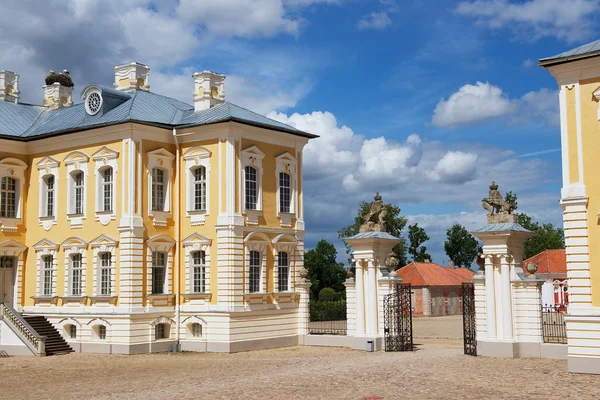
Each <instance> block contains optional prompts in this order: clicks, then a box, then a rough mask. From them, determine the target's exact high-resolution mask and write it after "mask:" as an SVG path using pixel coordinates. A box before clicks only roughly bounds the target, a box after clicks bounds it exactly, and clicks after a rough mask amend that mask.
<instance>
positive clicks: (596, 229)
mask: <svg viewBox="0 0 600 400" xmlns="http://www.w3.org/2000/svg"><path fill="white" fill-rule="evenodd" d="M539 65H540V66H542V67H544V68H546V69H547V70H548V71H550V73H551V74H552V76H554V78H556V80H557V82H558V85H559V99H560V100H559V102H560V132H561V146H562V181H563V187H562V190H561V205H562V208H563V213H564V229H565V244H566V253H567V278H568V282H569V306H568V311H567V317H566V318H565V320H566V324H567V337H568V353H569V355H568V357H569V371H570V372H582V373H596V374H600V179H599V177H598V176H597V174H598V173H599V172H598V171H599V170H600V157H599V156H600V103H599V100H600V40H598V41H595V42H592V43H589V44H586V45H584V46H581V47H578V48H576V49H573V50H570V51H567V52H565V53H562V54H559V55H556V56H553V57H549V58H544V59H541V60H540V61H539Z"/></svg>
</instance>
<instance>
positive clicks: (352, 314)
mask: <svg viewBox="0 0 600 400" xmlns="http://www.w3.org/2000/svg"><path fill="white" fill-rule="evenodd" d="M344 286H346V336H354V334H355V332H356V284H355V283H354V278H352V277H350V276H349V277H348V279H346V282H344Z"/></svg>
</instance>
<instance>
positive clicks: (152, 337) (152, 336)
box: [149, 317, 175, 342]
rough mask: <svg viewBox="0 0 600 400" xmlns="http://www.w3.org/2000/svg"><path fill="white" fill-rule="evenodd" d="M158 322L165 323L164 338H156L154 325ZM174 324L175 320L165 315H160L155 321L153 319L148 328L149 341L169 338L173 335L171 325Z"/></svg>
mask: <svg viewBox="0 0 600 400" xmlns="http://www.w3.org/2000/svg"><path fill="white" fill-rule="evenodd" d="M159 324H164V325H166V327H165V334H166V335H165V336H166V337H165V338H161V339H156V326H157V325H159ZM174 326H175V322H174V321H173V320H171V319H169V318H166V317H160V318H158V319H156V320H155V321H153V322H152V323H151V324H150V326H149V328H150V331H149V336H150V341H151V342H155V341H157V340H168V339H171V338H172V337H173V327H174Z"/></svg>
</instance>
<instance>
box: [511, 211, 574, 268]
mask: <svg viewBox="0 0 600 400" xmlns="http://www.w3.org/2000/svg"><path fill="white" fill-rule="evenodd" d="M517 222H518V223H519V224H520V225H521V226H522V227H523V228H525V229H528V230H530V231H533V232H534V234H533V236H532V237H530V238H529V239H527V241H525V258H526V259H527V258H529V257H533V256H535V255H536V254H539V253H541V252H542V251H545V250H549V249H564V248H565V234H564V231H563V230H562V228H559V227H555V226H554V225H552V224H550V223H548V224H540V223H539V222H534V221H533V220H532V219H531V217H530V216H529V215H527V214H524V213H518V214H517Z"/></svg>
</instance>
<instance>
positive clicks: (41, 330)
mask: <svg viewBox="0 0 600 400" xmlns="http://www.w3.org/2000/svg"><path fill="white" fill-rule="evenodd" d="M23 319H24V320H25V321H27V323H28V324H29V325H30V326H31V327H32V328H33V329H34V330H35V331H36V332H37V334H38V335H40V336H45V337H46V355H47V356H53V355H57V354H67V353H72V352H73V349H72V348H71V346H69V345H68V344H67V342H66V341H65V339H63V337H62V336H61V335H60V333H59V332H58V331H57V330H56V328H54V326H52V324H51V323H50V322H48V320H47V319H46V318H45V317H43V316H41V315H32V316H23Z"/></svg>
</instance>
